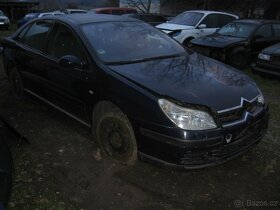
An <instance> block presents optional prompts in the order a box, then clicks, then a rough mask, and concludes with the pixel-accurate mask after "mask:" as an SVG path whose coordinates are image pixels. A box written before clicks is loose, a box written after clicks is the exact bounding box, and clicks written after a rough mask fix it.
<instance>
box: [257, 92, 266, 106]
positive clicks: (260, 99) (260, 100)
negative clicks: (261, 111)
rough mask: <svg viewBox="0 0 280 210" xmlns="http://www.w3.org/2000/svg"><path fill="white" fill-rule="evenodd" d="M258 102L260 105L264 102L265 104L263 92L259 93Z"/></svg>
mask: <svg viewBox="0 0 280 210" xmlns="http://www.w3.org/2000/svg"><path fill="white" fill-rule="evenodd" d="M258 103H260V104H261V105H264V104H265V100H264V97H263V94H261V95H260V96H259V97H258Z"/></svg>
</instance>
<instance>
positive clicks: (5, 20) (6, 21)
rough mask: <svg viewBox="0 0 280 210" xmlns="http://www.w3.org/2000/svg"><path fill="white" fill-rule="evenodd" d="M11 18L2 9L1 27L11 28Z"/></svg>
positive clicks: (0, 13)
mask: <svg viewBox="0 0 280 210" xmlns="http://www.w3.org/2000/svg"><path fill="white" fill-rule="evenodd" d="M9 26H10V19H9V18H8V17H7V16H6V15H5V14H4V12H3V11H2V10H0V28H4V29H6V30H8V29H9Z"/></svg>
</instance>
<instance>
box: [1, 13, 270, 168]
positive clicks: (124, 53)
mask: <svg viewBox="0 0 280 210" xmlns="http://www.w3.org/2000/svg"><path fill="white" fill-rule="evenodd" d="M2 43H3V46H4V51H3V61H4V67H5V71H6V73H7V75H8V77H9V81H10V83H11V87H12V90H13V91H12V92H13V94H14V96H15V97H16V98H18V99H22V98H23V95H24V93H28V94H31V95H33V96H35V97H37V98H39V99H41V100H42V101H44V102H46V103H47V104H49V105H51V106H53V107H54V108H57V109H58V110H60V111H62V112H63V113H65V114H67V115H68V116H70V117H72V118H73V119H76V120H77V121H79V122H80V123H82V124H84V125H85V126H87V127H89V128H91V130H92V135H93V138H94V139H96V141H97V142H98V143H99V145H100V148H101V150H102V151H103V152H104V154H106V155H107V156H108V157H110V158H113V159H115V160H117V161H120V162H122V163H126V164H133V163H135V162H136V161H137V159H138V158H140V159H142V160H147V161H151V162H154V163H157V164H164V165H170V166H177V167H180V168H201V167H206V166H210V165H215V164H220V163H222V162H225V161H227V160H230V159H232V158H234V157H236V156H238V155H241V154H242V153H244V152H246V151H248V150H249V149H250V148H252V147H253V146H254V145H256V144H257V143H258V142H259V141H260V140H261V139H262V137H263V136H264V134H265V131H266V129H267V125H268V118H269V113H268V106H267V104H266V102H265V100H264V98H263V95H262V93H261V91H260V90H259V88H258V86H257V85H256V83H255V82H254V81H253V80H252V79H251V78H249V77H248V76H246V75H245V74H243V73H242V72H239V71H237V70H234V69H232V68H229V67H228V66H227V65H224V64H222V63H220V62H217V61H215V60H213V59H210V58H207V57H205V56H202V55H199V54H197V53H189V52H188V51H186V49H185V48H184V47H183V46H182V45H181V44H179V43H178V42H176V41H175V40H174V39H172V38H171V37H170V36H168V35H166V34H165V33H162V32H161V31H159V30H157V29H155V28H154V27H152V26H150V25H149V24H146V23H144V22H143V21H139V20H136V19H134V20H132V19H131V18H125V17H120V16H113V15H100V14H98V15H96V14H73V15H64V16H63V15H62V16H56V17H55V16H47V17H45V18H41V19H35V20H33V21H31V22H30V23H29V24H27V25H26V26H25V27H24V28H21V29H19V30H18V31H17V32H16V33H14V34H13V35H12V36H10V37H7V38H5V39H4V40H3V42H2Z"/></svg>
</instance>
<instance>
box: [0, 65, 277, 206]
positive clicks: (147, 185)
mask: <svg viewBox="0 0 280 210" xmlns="http://www.w3.org/2000/svg"><path fill="white" fill-rule="evenodd" d="M273 84H276V85H278V86H280V82H278V81H274V83H273ZM277 90H279V88H278V89H277ZM265 95H266V96H267V99H268V100H269V103H271V104H272V107H273V109H274V111H275V110H276V111H277V113H278V111H279V108H277V107H279V106H278V104H279V101H280V100H279V98H280V93H279V92H277V91H276V92H275V91H274V92H267V91H266V92H265ZM275 113H276V112H275ZM0 114H1V115H3V116H4V117H5V118H6V119H7V120H8V121H9V122H10V123H11V124H12V125H13V126H14V127H15V128H16V129H18V131H19V132H20V133H21V134H23V135H24V136H25V137H27V139H28V140H29V141H30V143H31V144H30V145H28V144H23V143H22V144H19V145H18V146H15V147H14V148H12V150H13V155H14V159H15V183H14V188H13V194H12V198H11V203H10V209H28V210H30V209H31V210H32V209H84V210H95V209H152V210H156V209H218V208H221V209H234V208H250V207H252V206H253V207H256V208H257V207H258V206H260V205H262V208H258V209H263V207H267V208H269V209H270V208H271V209H277V208H278V209H279V208H280V187H279V186H280V176H279V172H280V137H279V129H280V126H279V118H276V117H279V113H278V115H277V114H274V115H273V116H272V120H271V124H270V129H269V132H268V134H267V135H266V137H265V138H264V140H263V141H262V142H261V143H260V144H259V145H258V146H257V147H256V148H254V149H253V150H251V151H250V152H248V153H247V154H245V155H243V156H241V157H239V158H237V159H235V160H233V161H231V162H228V163H226V164H223V165H220V166H216V167H211V168H206V169H201V170H190V171H174V170H171V169H169V168H158V167H156V166H154V165H151V164H148V163H145V162H140V161H139V162H138V163H137V164H136V165H135V166H133V167H128V166H123V165H120V164H117V163H115V162H113V161H111V160H109V159H107V158H105V157H103V156H102V155H100V154H99V153H98V149H97V146H96V145H95V144H94V142H93V141H92V138H91V136H90V132H89V130H88V129H87V128H85V127H83V126H82V125H80V124H79V123H78V122H76V121H74V120H72V119H71V118H69V117H68V116H65V115H64V114H62V113H60V112H58V111H56V110H54V109H53V108H51V107H49V106H47V105H45V104H44V103H42V102H41V101H39V100H37V99H34V98H32V97H26V99H25V100H24V101H16V100H15V99H14V98H13V97H12V96H11V94H10V89H9V85H8V82H7V79H5V75H4V74H3V71H2V67H0ZM254 201H255V202H254ZM259 201H261V202H262V203H260V202H259ZM274 201H278V203H277V202H274ZM252 202H254V203H252Z"/></svg>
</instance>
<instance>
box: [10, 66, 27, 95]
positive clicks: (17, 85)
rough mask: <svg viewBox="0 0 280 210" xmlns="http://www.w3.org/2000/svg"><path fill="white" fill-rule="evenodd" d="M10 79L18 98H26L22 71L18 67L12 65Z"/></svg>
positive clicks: (14, 93)
mask: <svg viewBox="0 0 280 210" xmlns="http://www.w3.org/2000/svg"><path fill="white" fill-rule="evenodd" d="M9 81H10V85H11V88H12V94H13V95H14V97H15V98H16V99H17V100H21V99H23V98H24V86H23V81H22V77H21V75H20V73H19V72H18V70H17V68H16V67H12V68H11V71H10V72H9Z"/></svg>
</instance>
